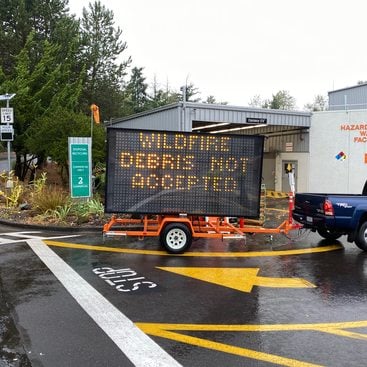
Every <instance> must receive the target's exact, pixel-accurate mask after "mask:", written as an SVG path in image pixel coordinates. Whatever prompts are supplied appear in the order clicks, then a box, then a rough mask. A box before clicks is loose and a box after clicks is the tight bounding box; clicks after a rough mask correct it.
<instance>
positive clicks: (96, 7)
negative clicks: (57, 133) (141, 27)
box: [81, 1, 131, 119]
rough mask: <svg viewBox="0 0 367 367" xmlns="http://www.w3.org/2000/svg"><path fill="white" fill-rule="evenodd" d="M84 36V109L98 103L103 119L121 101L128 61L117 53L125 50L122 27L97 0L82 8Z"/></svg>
mask: <svg viewBox="0 0 367 367" xmlns="http://www.w3.org/2000/svg"><path fill="white" fill-rule="evenodd" d="M81 33H82V38H83V45H84V46H83V52H82V60H83V62H84V64H85V65H86V71H87V79H86V81H85V84H84V91H83V101H82V102H83V104H84V109H85V110H86V111H87V110H88V109H89V106H90V104H92V103H95V104H97V105H98V106H99V107H100V111H101V114H102V116H103V119H110V118H111V117H116V116H118V114H119V109H120V105H121V101H122V95H121V89H122V86H123V83H124V77H125V75H126V68H127V67H128V65H129V64H130V62H131V59H130V57H128V58H127V59H126V60H125V61H124V62H122V63H119V62H118V60H117V59H118V57H120V55H121V54H122V53H123V52H124V51H125V50H126V48H127V44H126V42H124V41H122V40H121V36H122V30H121V29H120V28H119V27H117V28H115V26H114V14H113V12H112V11H111V10H108V9H107V8H106V7H105V6H104V5H102V4H101V2H100V1H95V2H94V3H93V4H89V9H88V10H87V9H86V8H84V9H83V17H82V20H81Z"/></svg>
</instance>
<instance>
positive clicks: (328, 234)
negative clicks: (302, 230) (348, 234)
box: [317, 228, 343, 240]
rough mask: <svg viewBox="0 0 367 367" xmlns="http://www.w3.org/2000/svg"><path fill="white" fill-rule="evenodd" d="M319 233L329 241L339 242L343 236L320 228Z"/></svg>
mask: <svg viewBox="0 0 367 367" xmlns="http://www.w3.org/2000/svg"><path fill="white" fill-rule="evenodd" d="M317 233H318V234H319V235H320V236H321V237H324V238H326V239H327V240H337V239H338V238H339V237H341V236H342V235H343V234H342V233H340V232H337V231H332V230H330V229H326V228H318V229H317Z"/></svg>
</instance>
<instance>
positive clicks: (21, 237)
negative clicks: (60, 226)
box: [0, 231, 78, 245]
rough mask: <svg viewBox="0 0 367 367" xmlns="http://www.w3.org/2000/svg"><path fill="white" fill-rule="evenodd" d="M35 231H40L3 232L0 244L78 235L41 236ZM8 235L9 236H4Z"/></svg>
mask: <svg viewBox="0 0 367 367" xmlns="http://www.w3.org/2000/svg"><path fill="white" fill-rule="evenodd" d="M36 233H41V232H39V231H22V232H3V233H1V236H0V245H5V244H9V243H18V242H24V241H26V240H29V239H34V238H37V239H45V238H48V239H59V238H60V239H62V238H71V237H77V236H78V235H65V236H53V237H43V236H40V235H36V236H35V235H34V234H36ZM6 237H10V238H6Z"/></svg>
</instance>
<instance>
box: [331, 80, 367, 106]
mask: <svg viewBox="0 0 367 367" xmlns="http://www.w3.org/2000/svg"><path fill="white" fill-rule="evenodd" d="M345 96H346V101H345ZM345 102H346V106H345ZM366 108H367V85H361V86H360V87H353V88H350V89H347V88H346V89H342V90H338V91H333V92H329V110H332V111H333V110H345V109H348V110H353V109H354V110H355V109H366Z"/></svg>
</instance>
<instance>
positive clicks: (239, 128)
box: [210, 124, 268, 134]
mask: <svg viewBox="0 0 367 367" xmlns="http://www.w3.org/2000/svg"><path fill="white" fill-rule="evenodd" d="M264 126H268V125H267V124H260V125H251V126H241V127H234V128H232V129H224V130H216V131H210V133H211V134H219V133H228V132H231V131H238V130H247V129H255V128H256V127H264Z"/></svg>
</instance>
